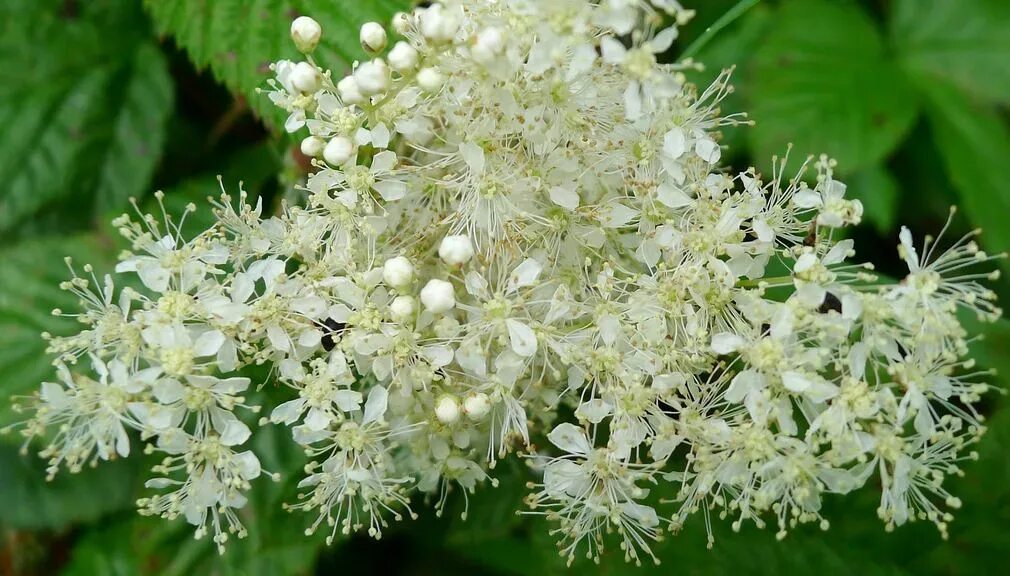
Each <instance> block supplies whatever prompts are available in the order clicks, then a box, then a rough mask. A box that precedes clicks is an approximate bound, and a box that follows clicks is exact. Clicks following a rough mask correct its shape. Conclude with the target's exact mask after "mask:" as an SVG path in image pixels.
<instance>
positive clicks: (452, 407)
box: [435, 396, 459, 424]
mask: <svg viewBox="0 0 1010 576" xmlns="http://www.w3.org/2000/svg"><path fill="white" fill-rule="evenodd" d="M435 417H437V418H438V421H439V422H441V423H442V424H452V423H453V422H455V421H457V420H459V402H457V401H456V399H455V398H453V397H452V396H442V398H440V399H439V401H438V404H436V405H435Z"/></svg>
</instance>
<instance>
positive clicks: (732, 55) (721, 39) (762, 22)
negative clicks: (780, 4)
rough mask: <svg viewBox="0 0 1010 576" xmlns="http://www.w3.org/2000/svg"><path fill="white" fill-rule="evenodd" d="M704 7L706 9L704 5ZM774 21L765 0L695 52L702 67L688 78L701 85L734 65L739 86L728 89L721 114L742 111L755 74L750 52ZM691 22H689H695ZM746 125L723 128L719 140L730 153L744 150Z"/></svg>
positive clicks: (708, 83)
mask: <svg viewBox="0 0 1010 576" xmlns="http://www.w3.org/2000/svg"><path fill="white" fill-rule="evenodd" d="M704 8H705V10H706V11H707V10H708V9H709V7H708V5H705V7H704ZM772 24H773V18H772V9H771V8H769V7H768V5H766V4H758V5H757V6H754V7H753V8H751V9H750V10H749V11H748V12H747V13H746V14H745V15H744V16H742V17H741V18H740V19H739V20H738V21H736V22H734V23H733V24H731V25H730V26H728V27H727V28H725V29H723V30H722V31H720V32H719V33H718V34H717V35H716V36H714V37H713V38H712V40H711V41H710V42H709V43H708V44H706V45H705V46H704V47H703V48H702V49H701V50H700V51H699V52H698V53H697V54H696V55H695V59H696V60H697V61H698V62H701V63H702V64H704V66H705V68H704V70H701V71H689V72H688V78H689V79H690V80H691V81H692V82H694V83H696V84H697V85H698V87H699V88H700V89H702V90H703V89H704V88H705V87H707V86H708V85H710V84H711V83H712V81H713V80H715V79H716V77H717V76H718V75H719V74H720V73H721V72H722V71H723V70H725V69H728V68H733V67H735V70H734V72H733V76H732V78H731V81H732V83H733V84H736V85H737V87H738V89H737V90H734V91H733V92H731V93H729V94H728V95H727V96H726V99H725V100H723V103H722V105H721V106H720V109H721V110H722V112H723V114H738V113H741V112H745V111H746V110H745V108H746V106H745V105H744V98H743V93H746V92H747V91H748V90H749V89H750V82H751V81H752V78H753V74H754V65H753V61H752V58H751V55H752V54H753V53H754V51H755V50H756V49H757V47H758V45H759V43H760V41H761V39H762V38H763V37H764V35H765V34H766V33H767V31H768V29H769V28H771V26H772ZM694 25H695V24H694V23H692V24H690V26H694ZM747 130H749V128H747V127H726V128H723V129H722V133H723V134H722V135H723V138H722V140H721V141H720V144H721V145H723V146H725V147H727V148H728V149H729V155H731V156H732V155H735V154H736V153H738V152H743V151H744V142H745V140H744V138H745V136H746V131H747Z"/></svg>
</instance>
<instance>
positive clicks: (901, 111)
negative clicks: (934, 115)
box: [748, 0, 917, 173]
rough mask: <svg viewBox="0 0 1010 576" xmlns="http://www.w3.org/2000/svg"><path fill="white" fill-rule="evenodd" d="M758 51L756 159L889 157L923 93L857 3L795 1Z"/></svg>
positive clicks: (853, 164) (863, 160) (854, 166)
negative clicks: (915, 88)
mask: <svg viewBox="0 0 1010 576" xmlns="http://www.w3.org/2000/svg"><path fill="white" fill-rule="evenodd" d="M773 21H774V26H773V27H772V29H771V32H770V33H769V35H768V37H767V38H766V40H765V42H764V44H763V45H762V46H761V47H760V48H759V49H758V51H757V53H756V55H755V62H754V68H753V75H752V76H751V78H752V80H753V82H752V83H751V84H750V85H749V87H748V88H749V90H748V92H749V96H750V98H751V102H750V107H749V108H750V113H751V118H752V119H753V120H754V121H755V122H756V123H757V124H756V126H755V127H754V128H753V129H752V130H750V131H749V132H748V133H749V134H750V142H751V149H752V152H753V155H754V156H755V158H757V159H759V160H761V161H763V162H767V160H768V159H770V158H771V157H772V156H773V155H776V154H777V155H780V156H781V155H782V154H783V153H784V152H785V151H786V147H787V146H788V145H789V144H790V143H792V144H794V145H795V146H796V150H795V151H794V154H798V155H799V156H800V158H802V157H803V156H805V155H808V154H820V153H826V154H828V155H830V156H832V157H834V158H836V159H837V160H838V162H839V167H840V169H842V170H844V171H846V172H849V173H852V172H855V171H858V170H859V169H862V168H865V167H868V166H872V165H874V164H876V163H878V162H879V161H880V160H882V159H883V158H885V157H887V156H888V155H889V154H890V153H891V152H892V151H894V149H895V147H896V146H897V145H898V144H899V143H900V142H901V140H902V139H903V138H904V136H905V134H906V132H907V131H908V130H909V128H911V126H912V124H913V121H914V120H915V118H916V114H917V104H916V98H915V93H914V91H913V90H912V89H911V87H910V86H909V84H908V83H907V81H905V79H904V78H903V76H902V74H901V71H900V70H899V69H898V67H897V65H896V64H895V63H894V62H893V61H892V60H891V59H890V58H889V56H888V54H887V53H886V51H885V48H884V43H883V41H882V39H881V36H880V34H879V32H878V31H877V29H876V28H875V26H874V23H873V21H872V20H871V19H870V18H869V16H867V15H866V14H865V13H864V12H863V10H862V9H861V8H860V7H859V6H858V5H856V4H854V3H852V2H848V1H831V0H787V1H786V2H784V3H783V4H782V6H781V8H780V9H779V12H778V13H777V14H776V16H775V18H774V19H773Z"/></svg>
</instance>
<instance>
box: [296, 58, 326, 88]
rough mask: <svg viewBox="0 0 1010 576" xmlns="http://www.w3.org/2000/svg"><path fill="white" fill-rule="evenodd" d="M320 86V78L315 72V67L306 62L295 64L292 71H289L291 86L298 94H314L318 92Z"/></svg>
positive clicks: (317, 72)
mask: <svg viewBox="0 0 1010 576" xmlns="http://www.w3.org/2000/svg"><path fill="white" fill-rule="evenodd" d="M321 84H322V78H321V77H320V76H319V70H316V67H315V66H313V65H312V64H309V63H308V62H299V63H298V64H295V67H294V69H293V70H292V71H291V85H292V86H294V87H295V88H296V89H297V90H298V91H299V92H304V93H305V94H314V93H315V92H316V90H319V86H320V85H321Z"/></svg>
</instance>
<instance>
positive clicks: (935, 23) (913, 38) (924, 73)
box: [891, 0, 1010, 102]
mask: <svg viewBox="0 0 1010 576" xmlns="http://www.w3.org/2000/svg"><path fill="white" fill-rule="evenodd" d="M891 35H892V37H893V39H894V44H895V46H896V48H897V51H898V56H899V61H900V63H901V65H902V67H903V68H904V69H905V70H906V71H908V72H909V73H910V74H912V75H913V76H915V77H916V78H917V79H918V80H919V81H921V82H922V83H923V84H927V85H928V84H930V83H933V82H937V81H942V82H947V83H951V84H954V85H955V86H957V87H958V88H960V89H962V90H964V91H966V92H968V93H970V94H972V95H974V96H977V97H981V98H985V99H988V100H991V101H995V102H1010V89H1008V87H1010V66H1008V65H1007V63H1008V62H1010V2H1007V1H1006V0H956V1H954V0H898V1H897V2H894V4H893V8H892V10H891Z"/></svg>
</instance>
